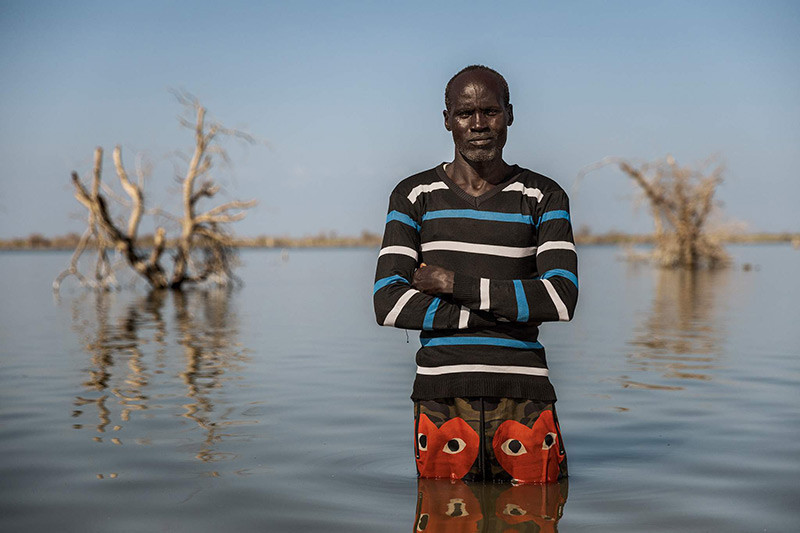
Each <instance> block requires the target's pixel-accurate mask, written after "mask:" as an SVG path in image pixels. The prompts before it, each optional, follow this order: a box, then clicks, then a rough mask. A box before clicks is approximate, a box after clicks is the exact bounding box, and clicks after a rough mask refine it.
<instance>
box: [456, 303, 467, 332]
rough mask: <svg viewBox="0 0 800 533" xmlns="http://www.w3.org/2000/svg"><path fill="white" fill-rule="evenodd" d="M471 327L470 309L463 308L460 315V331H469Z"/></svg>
mask: <svg viewBox="0 0 800 533" xmlns="http://www.w3.org/2000/svg"><path fill="white" fill-rule="evenodd" d="M468 327H469V309H467V308H466V307H464V306H463V305H462V306H461V311H460V312H459V313H458V329H467V328H468Z"/></svg>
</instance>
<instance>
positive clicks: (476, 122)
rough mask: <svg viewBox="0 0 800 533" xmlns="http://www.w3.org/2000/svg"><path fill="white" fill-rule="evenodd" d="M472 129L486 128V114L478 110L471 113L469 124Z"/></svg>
mask: <svg viewBox="0 0 800 533" xmlns="http://www.w3.org/2000/svg"><path fill="white" fill-rule="evenodd" d="M469 127H470V129H472V130H484V129H486V128H487V123H486V116H485V115H484V114H483V113H481V112H480V111H478V112H477V113H474V114H473V115H472V121H471V123H470V125H469Z"/></svg>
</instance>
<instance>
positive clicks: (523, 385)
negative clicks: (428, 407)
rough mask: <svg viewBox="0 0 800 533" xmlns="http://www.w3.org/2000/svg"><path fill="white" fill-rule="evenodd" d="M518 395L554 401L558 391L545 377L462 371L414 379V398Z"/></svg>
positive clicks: (529, 398)
mask: <svg viewBox="0 0 800 533" xmlns="http://www.w3.org/2000/svg"><path fill="white" fill-rule="evenodd" d="M480 396H483V397H495V398H518V399H525V400H538V401H544V402H555V401H556V391H555V389H554V388H553V385H552V384H551V383H550V380H549V379H547V378H546V377H530V376H514V375H498V374H485V373H480V372H476V373H472V372H470V373H460V374H451V375H448V376H420V375H417V377H416V379H415V380H414V389H413V391H412V393H411V399H412V400H415V401H417V400H437V399H440V398H464V397H480Z"/></svg>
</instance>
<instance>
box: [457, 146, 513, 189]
mask: <svg viewBox="0 0 800 533" xmlns="http://www.w3.org/2000/svg"><path fill="white" fill-rule="evenodd" d="M445 171H446V172H447V176H448V177H449V178H450V179H451V180H453V182H454V183H455V184H456V185H458V186H459V187H461V188H462V189H464V191H465V192H466V193H467V194H470V195H471V196H480V195H481V194H483V193H485V192H486V191H488V190H490V189H493V188H494V187H495V186H497V185H498V184H500V183H502V182H504V181H505V180H506V179H507V178H508V175H509V173H510V172H511V166H509V165H508V164H507V163H506V162H505V161H503V159H502V158H501V157H498V158H497V159H493V160H491V161H467V160H466V159H464V158H463V157H462V156H461V154H460V153H458V152H456V156H455V159H454V160H453V163H452V164H449V165H447V168H446V169H445Z"/></svg>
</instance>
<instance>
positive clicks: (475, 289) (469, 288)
mask: <svg viewBox="0 0 800 533" xmlns="http://www.w3.org/2000/svg"><path fill="white" fill-rule="evenodd" d="M480 285H481V280H480V278H476V277H473V276H468V275H466V274H461V273H459V272H456V273H454V274H453V300H454V301H455V302H456V303H459V304H461V305H463V306H465V307H467V308H469V309H478V308H480V304H481V287H480Z"/></svg>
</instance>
